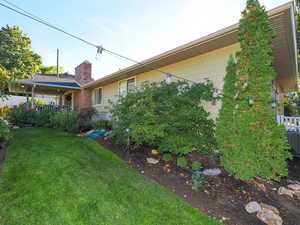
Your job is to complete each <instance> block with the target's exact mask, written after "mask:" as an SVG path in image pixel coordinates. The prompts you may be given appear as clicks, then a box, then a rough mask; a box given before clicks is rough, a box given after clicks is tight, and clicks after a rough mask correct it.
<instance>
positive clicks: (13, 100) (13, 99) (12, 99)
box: [0, 95, 55, 107]
mask: <svg viewBox="0 0 300 225" xmlns="http://www.w3.org/2000/svg"><path fill="white" fill-rule="evenodd" d="M37 98H38V99H39V100H41V101H43V102H46V103H49V104H50V103H55V99H54V98H51V97H49V96H37ZM27 100H28V98H27V97H25V96H16V95H9V96H6V97H5V98H3V99H1V101H0V107H4V106H8V107H13V106H18V105H20V104H22V103H25V102H27Z"/></svg>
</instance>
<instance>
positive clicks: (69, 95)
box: [9, 75, 80, 110]
mask: <svg viewBox="0 0 300 225" xmlns="http://www.w3.org/2000/svg"><path fill="white" fill-rule="evenodd" d="M41 76H42V75H39V78H41ZM50 79H52V80H53V78H50ZM54 79H55V78H54ZM37 80H40V79H36V77H35V79H34V78H33V79H25V80H20V81H18V82H15V83H13V84H11V85H10V86H9V91H10V92H11V93H16V94H22V95H25V96H27V103H26V104H27V105H28V107H30V108H36V109H37V110H41V109H53V110H74V93H75V92H76V91H79V90H80V86H79V85H78V84H77V83H76V82H75V81H73V82H64V80H61V79H59V80H58V79H56V81H55V82H43V81H37ZM37 96H47V97H52V98H53V100H54V102H55V103H51V104H47V105H41V104H37V103H36V101H35V100H36V97H37Z"/></svg>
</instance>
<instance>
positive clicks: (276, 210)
mask: <svg viewBox="0 0 300 225" xmlns="http://www.w3.org/2000/svg"><path fill="white" fill-rule="evenodd" d="M260 206H261V208H262V209H270V210H272V211H273V212H274V213H275V214H277V215H279V210H278V209H277V208H276V207H274V206H271V205H267V204H265V203H260Z"/></svg>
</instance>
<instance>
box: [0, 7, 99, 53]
mask: <svg viewBox="0 0 300 225" xmlns="http://www.w3.org/2000/svg"><path fill="white" fill-rule="evenodd" d="M0 6H2V7H5V8H7V9H9V10H12V11H14V12H16V13H18V14H21V15H23V16H25V17H28V18H30V19H32V20H35V21H36V22H39V23H41V24H44V25H46V26H48V27H51V28H52V29H55V30H57V31H60V32H62V33H64V34H66V35H68V36H70V37H73V38H75V39H77V40H79V41H82V42H84V43H86V44H88V45H91V46H93V47H96V48H98V47H99V46H98V45H95V44H93V43H91V42H89V41H86V40H84V39H82V38H80V37H77V36H75V35H73V34H71V33H69V32H66V31H64V30H63V29H61V28H58V27H56V26H54V25H52V24H50V23H47V22H44V21H42V20H40V19H38V17H36V16H31V15H32V14H31V15H29V14H27V13H25V10H22V11H23V12H21V11H19V10H16V9H14V8H12V7H10V6H8V5H5V4H3V3H1V2H0Z"/></svg>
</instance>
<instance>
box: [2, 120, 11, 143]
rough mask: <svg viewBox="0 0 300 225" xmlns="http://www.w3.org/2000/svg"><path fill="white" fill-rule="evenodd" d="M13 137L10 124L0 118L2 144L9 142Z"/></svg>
mask: <svg viewBox="0 0 300 225" xmlns="http://www.w3.org/2000/svg"><path fill="white" fill-rule="evenodd" d="M11 137H12V136H11V132H10V128H9V126H8V125H7V124H6V123H5V122H4V121H3V120H1V119H0V145H1V144H5V143H7V142H8V141H9V140H10V139H11Z"/></svg>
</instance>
